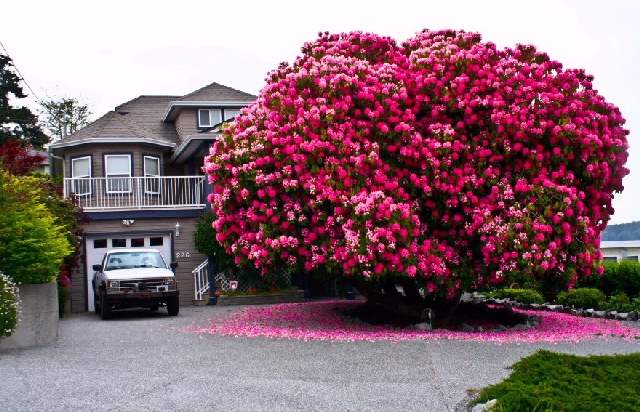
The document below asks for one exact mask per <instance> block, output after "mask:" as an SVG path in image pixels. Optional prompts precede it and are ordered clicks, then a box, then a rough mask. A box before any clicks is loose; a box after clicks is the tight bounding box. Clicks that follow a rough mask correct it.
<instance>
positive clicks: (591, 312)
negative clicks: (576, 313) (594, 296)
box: [584, 309, 596, 316]
mask: <svg viewBox="0 0 640 412" xmlns="http://www.w3.org/2000/svg"><path fill="white" fill-rule="evenodd" d="M595 311H596V310H595V309H587V310H585V311H584V313H585V316H593V312H595Z"/></svg>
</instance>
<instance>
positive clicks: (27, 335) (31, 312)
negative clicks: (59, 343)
mask: <svg viewBox="0 0 640 412" xmlns="http://www.w3.org/2000/svg"><path fill="white" fill-rule="evenodd" d="M18 289H19V290H20V300H21V305H20V316H19V321H18V326H17V328H16V331H15V332H14V333H13V335H11V336H9V337H6V338H0V351H2V350H8V349H21V348H29V347H33V346H43V345H49V344H51V343H53V342H55V341H56V339H57V337H58V310H59V309H58V285H57V284H55V283H44V284H40V285H20V286H18Z"/></svg>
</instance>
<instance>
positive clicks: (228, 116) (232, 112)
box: [224, 109, 240, 122]
mask: <svg viewBox="0 0 640 412" xmlns="http://www.w3.org/2000/svg"><path fill="white" fill-rule="evenodd" d="M239 114H240V109H224V121H225V122H226V121H227V120H232V119H233V118H234V117H236V116H237V115H239Z"/></svg>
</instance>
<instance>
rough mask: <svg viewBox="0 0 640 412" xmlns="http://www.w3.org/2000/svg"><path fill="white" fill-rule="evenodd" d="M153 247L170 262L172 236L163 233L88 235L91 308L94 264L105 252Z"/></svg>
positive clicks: (88, 287)
mask: <svg viewBox="0 0 640 412" xmlns="http://www.w3.org/2000/svg"><path fill="white" fill-rule="evenodd" d="M136 247H139V248H152V249H157V250H158V251H159V252H160V253H161V254H162V257H163V258H164V261H165V262H166V263H167V264H169V263H171V262H172V256H171V236H169V235H162V234H149V235H128V236H113V237H111V236H93V237H87V243H86V247H85V251H86V253H87V301H88V303H89V310H90V311H92V310H93V309H94V301H93V277H94V275H95V271H94V270H93V265H99V264H101V263H102V258H103V257H104V254H105V253H107V252H108V251H109V250H112V249H118V248H136Z"/></svg>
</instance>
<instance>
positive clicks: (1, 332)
mask: <svg viewBox="0 0 640 412" xmlns="http://www.w3.org/2000/svg"><path fill="white" fill-rule="evenodd" d="M19 302H20V298H19V295H18V288H17V287H16V286H15V284H14V283H13V282H12V281H11V279H9V277H8V276H5V275H4V274H2V273H1V272H0V337H2V336H9V335H11V334H12V333H13V332H14V331H15V329H16V325H17V323H18V313H19Z"/></svg>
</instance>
